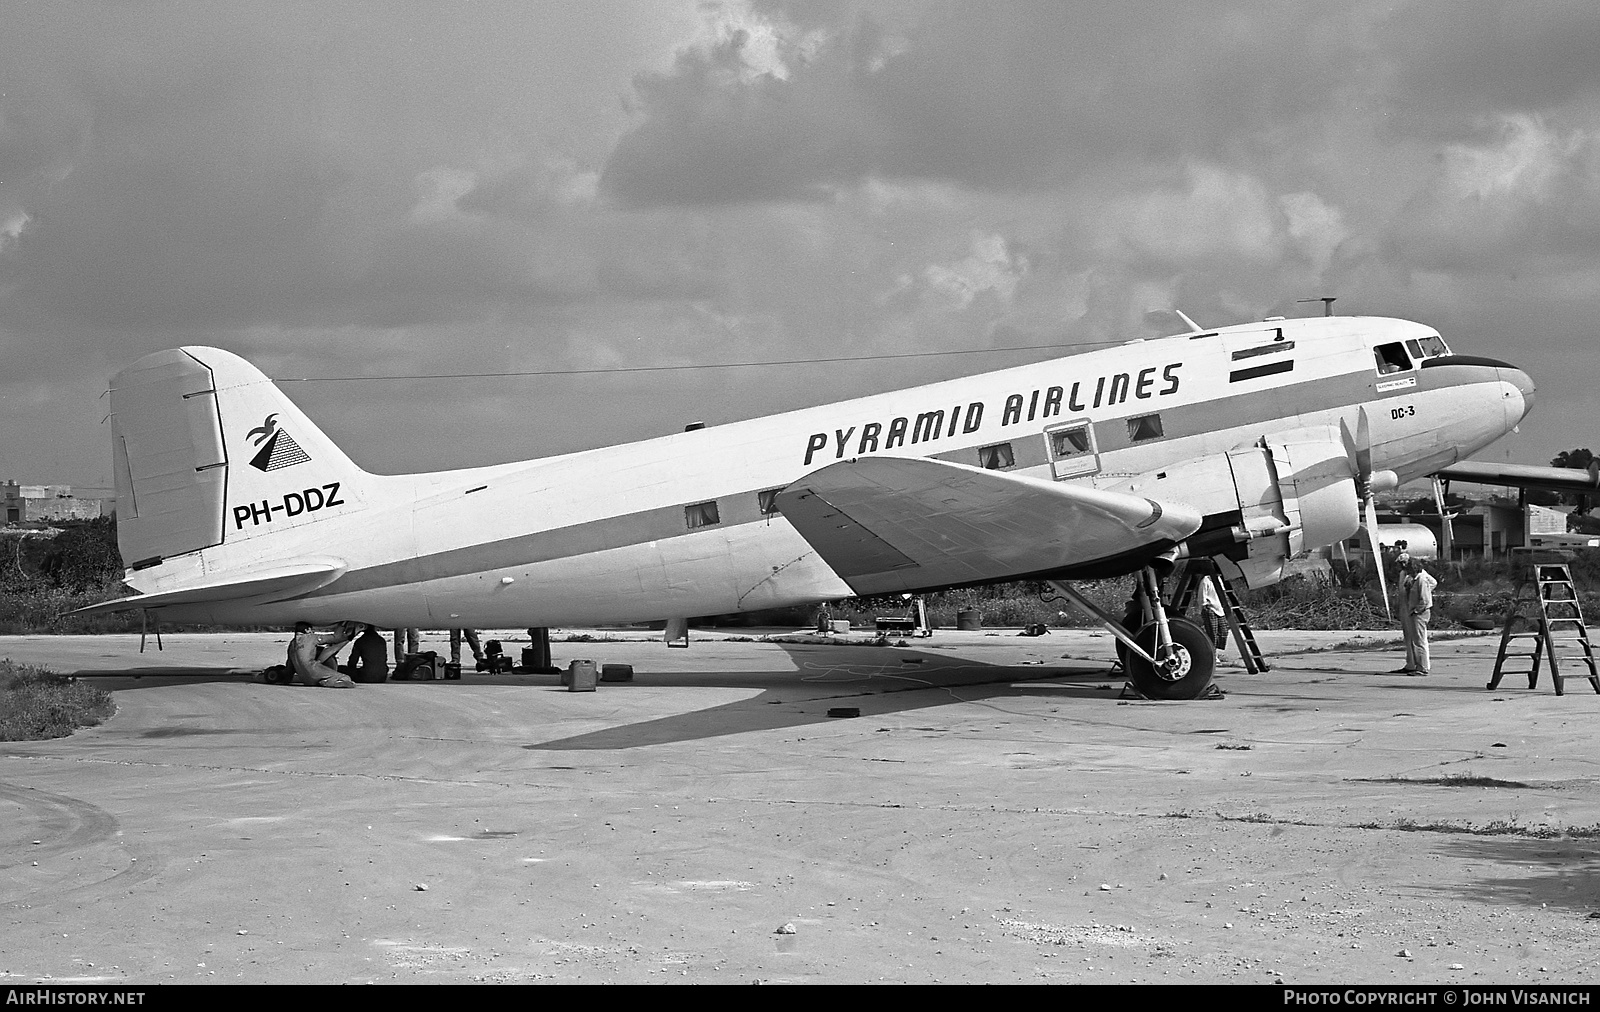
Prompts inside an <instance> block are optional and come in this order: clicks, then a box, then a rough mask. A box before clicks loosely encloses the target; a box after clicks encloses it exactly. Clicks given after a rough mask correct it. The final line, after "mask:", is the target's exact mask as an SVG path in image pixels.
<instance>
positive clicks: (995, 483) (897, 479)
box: [778, 457, 1201, 595]
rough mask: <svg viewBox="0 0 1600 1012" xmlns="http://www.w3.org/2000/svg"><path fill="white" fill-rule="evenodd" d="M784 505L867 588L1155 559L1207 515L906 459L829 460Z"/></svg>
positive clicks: (830, 559)
mask: <svg viewBox="0 0 1600 1012" xmlns="http://www.w3.org/2000/svg"><path fill="white" fill-rule="evenodd" d="M778 508H779V510H780V511H781V512H782V513H783V516H784V517H785V518H786V519H787V520H788V521H789V522H790V523H791V524H793V525H794V527H795V529H796V530H798V531H799V532H800V535H801V536H802V537H804V538H805V539H806V541H807V542H809V543H810V544H811V546H812V547H813V548H815V549H816V550H817V552H818V554H820V555H821V556H822V558H823V560H824V561H825V562H827V563H828V565H829V566H830V567H831V568H832V569H833V570H834V572H836V573H838V574H839V576H840V577H841V578H842V579H843V580H844V581H845V582H846V583H848V584H849V585H850V587H851V589H853V590H854V591H855V592H856V593H857V594H863V595H866V594H885V593H897V592H901V591H915V590H928V589H933V588H937V587H949V586H956V585H960V584H969V583H982V582H988V581H994V580H1004V579H1008V578H1009V579H1014V578H1021V577H1025V576H1031V575H1035V574H1043V573H1050V572H1057V571H1061V570H1066V569H1072V568H1076V567H1081V566H1086V565H1089V564H1092V563H1095V562H1098V561H1101V560H1110V559H1114V558H1117V557H1119V556H1129V555H1137V554H1139V553H1140V552H1146V551H1147V552H1148V553H1149V554H1150V555H1155V554H1157V553H1159V552H1162V551H1165V550H1166V549H1167V548H1168V547H1170V546H1171V545H1172V544H1174V543H1176V542H1178V541H1181V540H1183V539H1184V538H1186V537H1188V536H1189V535H1191V534H1193V533H1194V532H1195V531H1197V530H1199V528H1200V522H1201V516H1200V514H1199V512H1198V511H1196V510H1195V509H1193V508H1192V507H1189V506H1186V505H1183V504H1181V503H1167V502H1162V503H1158V502H1156V501H1155V500H1153V499H1146V498H1144V497H1142V496H1135V495H1127V494H1125V493H1121V492H1103V491H1100V490H1098V489H1092V488H1085V487H1083V486H1079V485H1066V484H1059V483H1056V482H1051V481H1042V480H1039V479H1037V478H1027V477H1023V476H1021V475H1014V474H1006V473H1004V472H1001V471H989V470H984V469H982V468H976V467H968V466H966V465H963V464H952V463H947V462H945V461H939V460H927V459H919V458H903V457H860V458H857V459H854V460H847V461H842V462H840V463H837V464H829V465H828V466H827V467H824V468H822V469H820V470H817V471H813V472H811V473H810V474H808V475H806V476H805V477H803V478H800V479H798V480H796V481H795V482H793V483H792V484H790V485H789V486H788V487H787V488H785V489H784V490H783V491H782V492H781V493H779V494H778Z"/></svg>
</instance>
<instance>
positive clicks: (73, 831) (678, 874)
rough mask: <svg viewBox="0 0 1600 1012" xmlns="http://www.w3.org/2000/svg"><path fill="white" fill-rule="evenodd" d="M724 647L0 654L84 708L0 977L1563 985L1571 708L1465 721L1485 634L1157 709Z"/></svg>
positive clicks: (1551, 701)
mask: <svg viewBox="0 0 1600 1012" xmlns="http://www.w3.org/2000/svg"><path fill="white" fill-rule="evenodd" d="M763 632H767V631H761V632H757V631H744V630H740V631H734V632H729V631H722V632H706V633H700V632H697V633H696V634H695V636H696V638H695V640H694V642H692V644H691V646H690V648H689V649H687V650H677V649H669V648H667V647H666V646H665V645H664V644H663V643H661V642H660V641H659V639H658V638H657V637H659V634H655V635H654V636H648V637H647V636H646V635H644V634H622V633H607V632H599V631H586V632H584V633H582V634H580V635H586V636H588V637H590V639H589V640H588V641H579V642H561V641H560V640H561V639H562V637H564V636H567V635H570V631H565V630H562V631H557V632H556V633H555V637H556V639H557V642H555V643H554V644H553V651H554V654H555V659H556V662H557V663H558V664H565V663H566V662H567V661H569V660H572V659H575V658H587V659H593V660H595V661H597V662H600V663H624V664H632V665H633V666H634V670H635V677H634V680H633V681H632V682H624V683H602V684H601V685H600V686H599V689H598V691H595V692H588V693H572V692H567V691H565V690H564V689H563V688H561V687H560V686H559V685H558V684H557V680H556V678H555V677H554V676H548V675H497V676H488V675H472V674H468V675H466V676H465V677H463V678H462V679H461V680H460V681H439V682H425V683H417V682H396V683H387V684H381V685H362V686H358V687H357V688H355V689H354V690H347V691H331V690H320V689H311V688H301V687H293V686H275V685H267V684H261V683H258V682H253V681H251V680H250V678H249V674H250V673H252V672H254V671H256V670H259V669H260V668H262V667H264V666H266V665H268V664H272V663H277V662H278V661H279V659H280V658H281V657H282V654H283V648H284V643H285V642H286V639H287V637H286V636H284V635H268V634H232V635H199V634H184V635H172V634H169V635H166V636H164V637H163V640H164V642H163V649H162V650H160V651H157V650H156V648H155V643H154V640H153V638H152V640H151V641H150V642H149V643H148V645H147V649H146V651H145V652H144V653H142V654H141V653H140V652H139V645H138V640H139V637H138V636H99V637H27V636H21V637H0V658H7V657H8V658H10V659H12V660H14V661H17V662H22V663H30V664H42V665H46V666H48V667H49V668H51V669H52V670H55V671H57V672H60V673H63V674H76V675H79V676H81V677H86V678H87V677H93V678H95V679H97V680H98V681H99V683H100V684H102V685H104V686H105V687H106V688H108V689H110V690H112V691H113V692H114V694H115V699H116V703H117V713H116V715H115V716H114V717H113V718H111V719H110V720H109V721H108V722H106V723H105V724H103V725H102V726H99V727H95V728H90V729H85V730H82V731H79V732H78V733H76V734H74V735H72V736H71V737H69V738H64V739H57V740H53V741H41V742H10V743H0V983H12V984H26V983H35V982H44V983H49V982H53V983H69V982H71V983H92V984H101V983H104V984H107V985H113V986H115V985H131V984H141V983H142V984H154V983H176V982H205V983H222V982H250V983H343V982H349V983H366V982H377V983H386V982H388V983H421V982H441V983H443V982H448V983H466V982H504V983H524V982H575V983H643V982H675V983H679V982H681V983H690V982H692V983H750V982H758V981H759V982H816V983H869V982H880V981H881V982H914V983H931V982H936V981H942V982H957V981H960V982H995V983H1013V982H1021V983H1026V982H1061V983H1070V982H1088V983H1120V982H1147V983H1150V982H1153V983H1187V982H1205V983H1218V982H1222V983H1230V982H1231V983H1248V984H1262V983H1274V982H1278V981H1283V982H1287V983H1346V984H1348V983H1374V984H1394V983H1457V984H1504V983H1513V982H1530V983H1531V982H1537V983H1546V984H1549V983H1575V984H1581V983H1589V982H1593V981H1595V980H1597V979H1600V969H1597V966H1600V953H1596V942H1597V941H1600V783H1597V773H1600V770H1597V765H1596V759H1595V757H1594V752H1595V741H1596V735H1595V727H1596V722H1597V720H1600V695H1597V694H1596V692H1595V690H1594V689H1593V688H1592V687H1591V686H1590V684H1589V682H1588V681H1587V680H1585V679H1580V678H1576V677H1570V675H1575V674H1576V673H1575V672H1573V671H1571V670H1570V668H1569V669H1567V670H1568V673H1569V677H1568V679H1567V681H1566V694H1565V695H1563V696H1559V697H1558V696H1556V695H1555V694H1554V692H1553V691H1552V689H1551V685H1550V683H1549V681H1548V678H1547V677H1545V678H1541V681H1540V684H1539V685H1538V686H1537V687H1536V688H1532V689H1530V688H1529V687H1528V685H1527V679H1526V678H1525V677H1521V676H1512V677H1508V678H1507V679H1506V680H1505V682H1503V683H1502V684H1501V686H1500V687H1499V689H1498V690H1496V691H1492V692H1490V691H1485V683H1486V682H1487V679H1488V675H1489V672H1490V671H1491V670H1492V668H1493V663H1494V655H1495V649H1496V646H1497V644H1498V639H1497V638H1496V637H1495V636H1494V635H1493V634H1483V635H1473V636H1469V637H1464V638H1454V639H1450V638H1444V637H1437V636H1436V638H1435V648H1434V673H1433V674H1432V675H1431V676H1430V677H1428V678H1411V677H1405V676H1400V675H1394V674H1390V673H1388V672H1389V671H1390V669H1393V668H1395V667H1398V666H1399V664H1400V660H1401V658H1400V656H1399V650H1398V646H1397V645H1396V643H1395V641H1396V639H1397V634H1395V633H1392V632H1339V633H1297V632H1263V633H1259V634H1258V638H1259V640H1260V641H1261V644H1262V647H1263V649H1264V650H1265V651H1266V653H1267V654H1268V656H1269V658H1270V659H1271V661H1272V664H1273V667H1272V670H1271V671H1269V672H1265V673H1260V674H1249V673H1247V672H1246V671H1245V670H1244V669H1243V668H1241V667H1239V666H1237V661H1236V659H1235V660H1234V662H1233V664H1232V665H1231V666H1226V667H1223V668H1221V669H1220V671H1219V675H1218V678H1217V683H1218V685H1219V686H1220V687H1221V688H1222V689H1223V691H1224V693H1225V695H1224V697H1223V698H1221V699H1214V700H1199V701H1194V702H1186V703H1175V702H1164V703H1153V702H1147V701H1140V700H1130V699H1124V698H1121V693H1120V692H1119V690H1120V689H1121V687H1122V679H1121V678H1120V677H1119V676H1117V675H1115V674H1113V673H1112V672H1111V670H1110V664H1109V661H1110V657H1111V656H1112V650H1111V640H1110V638H1109V637H1108V636H1106V635H1105V634H1103V633H1098V632H1088V631H1081V632H1063V631H1059V630H1058V631H1056V632H1054V633H1053V634H1052V635H1049V636H1044V637H1037V638H1029V637H1023V636H1020V635H1018V634H1017V632H1016V631H1015V630H991V631H987V632H949V631H943V630H941V631H939V632H938V633H937V634H936V635H934V636H933V637H932V638H928V639H908V640H905V641H899V640H895V641H891V642H890V643H889V644H888V645H877V644H875V643H874V642H872V640H871V638H870V637H865V636H856V637H849V638H835V639H844V640H845V641H844V642H829V641H828V638H825V637H819V636H815V635H809V636H805V635H802V636H787V637H776V638H763V637H762V636H761V633H763ZM484 635H485V637H486V638H487V637H489V636H492V635H494V634H493V633H490V632H488V631H485V633H484ZM508 639H509V640H514V639H515V636H514V635H510V634H508ZM777 640H786V641H784V642H780V641H777ZM441 644H442V640H440V639H439V637H438V634H434V636H433V642H430V643H426V644H425V646H426V647H429V648H435V649H437V648H439V647H440V645H441ZM520 645H521V644H519V643H516V642H508V652H510V653H512V654H513V655H514V654H515V653H516V652H517V648H518V647H520ZM840 708H856V709H858V710H859V713H860V716H859V717H853V718H852V717H830V716H829V711H830V710H838V709H840Z"/></svg>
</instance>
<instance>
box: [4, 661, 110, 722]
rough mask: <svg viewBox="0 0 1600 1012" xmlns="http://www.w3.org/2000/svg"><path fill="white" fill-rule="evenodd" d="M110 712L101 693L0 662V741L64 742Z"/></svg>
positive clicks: (69, 680)
mask: <svg viewBox="0 0 1600 1012" xmlns="http://www.w3.org/2000/svg"><path fill="white" fill-rule="evenodd" d="M114 712H116V705H115V704H114V703H113V702H112V701H111V693H109V692H107V691H106V690H105V689H102V688H100V687H98V686H95V685H90V684H88V683H85V682H80V681H78V680H77V679H76V678H67V677H65V676H62V675H56V674H52V673H51V672H49V671H46V670H45V669H43V668H36V667H33V666H31V665H25V664H13V663H12V662H11V661H9V660H3V659H0V741H42V740H44V739H46V738H64V737H66V736H67V735H69V734H71V733H72V732H73V731H76V730H77V729H78V728H80V727H93V726H94V725H96V724H98V723H100V722H101V721H103V720H105V719H107V718H108V717H110V716H111V715H112V714H113V713H114Z"/></svg>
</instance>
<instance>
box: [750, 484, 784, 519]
mask: <svg viewBox="0 0 1600 1012" xmlns="http://www.w3.org/2000/svg"><path fill="white" fill-rule="evenodd" d="M782 491H783V489H781V488H769V489H767V490H766V491H765V492H757V493H756V501H757V502H759V503H760V504H761V515H762V516H764V517H771V516H777V515H778V514H779V513H781V512H783V511H782V510H780V509H778V493H779V492H782Z"/></svg>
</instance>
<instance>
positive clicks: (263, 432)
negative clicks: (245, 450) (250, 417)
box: [244, 411, 278, 446]
mask: <svg viewBox="0 0 1600 1012" xmlns="http://www.w3.org/2000/svg"><path fill="white" fill-rule="evenodd" d="M277 430H278V413H277V412H276V411H274V412H273V413H272V414H270V415H268V416H267V420H266V421H264V422H262V423H261V424H260V425H257V426H256V427H255V428H253V429H251V430H250V431H249V432H247V433H245V437H244V438H246V439H248V440H250V441H251V442H252V443H254V444H255V445H257V446H260V445H261V441H262V440H263V439H266V438H268V437H269V436H271V435H272V434H273V433H274V432H276V431H277ZM257 435H259V436H260V439H258V438H256V437H257Z"/></svg>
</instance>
